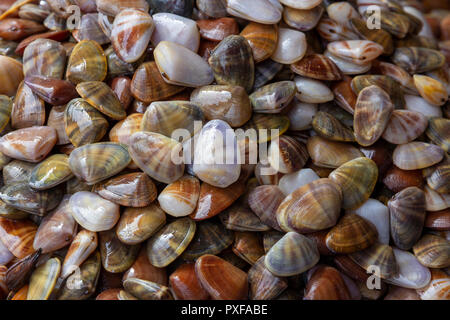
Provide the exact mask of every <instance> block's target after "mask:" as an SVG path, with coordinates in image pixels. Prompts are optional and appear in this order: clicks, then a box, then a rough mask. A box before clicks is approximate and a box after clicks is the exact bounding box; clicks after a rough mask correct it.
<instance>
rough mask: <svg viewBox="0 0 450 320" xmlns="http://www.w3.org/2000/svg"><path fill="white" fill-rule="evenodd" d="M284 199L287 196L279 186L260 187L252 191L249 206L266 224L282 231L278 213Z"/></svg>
mask: <svg viewBox="0 0 450 320" xmlns="http://www.w3.org/2000/svg"><path fill="white" fill-rule="evenodd" d="M284 198H285V195H284V194H283V192H282V191H281V189H280V188H278V186H274V185H265V186H258V187H256V188H255V189H253V190H252V191H250V193H249V195H248V205H249V206H250V208H251V209H252V211H253V212H254V213H255V214H256V215H257V216H258V217H259V218H260V219H261V221H262V222H263V223H264V224H266V225H268V226H270V227H272V228H274V229H276V230H280V226H279V225H278V222H277V218H276V213H277V209H278V207H279V205H280V204H281V202H282V201H283V199H284ZM280 231H281V230H280Z"/></svg>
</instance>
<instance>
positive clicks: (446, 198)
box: [424, 185, 450, 211]
mask: <svg viewBox="0 0 450 320" xmlns="http://www.w3.org/2000/svg"><path fill="white" fill-rule="evenodd" d="M424 192H425V203H426V209H427V211H439V210H444V209H447V208H449V207H450V195H449V194H447V193H443V194H441V193H438V192H436V191H434V190H433V189H431V188H430V187H428V186H427V185H425V186H424Z"/></svg>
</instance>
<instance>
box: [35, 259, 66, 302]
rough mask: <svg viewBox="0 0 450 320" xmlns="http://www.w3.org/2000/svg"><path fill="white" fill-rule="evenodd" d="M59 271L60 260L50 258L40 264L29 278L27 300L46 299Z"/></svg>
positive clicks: (53, 286)
mask: <svg viewBox="0 0 450 320" xmlns="http://www.w3.org/2000/svg"><path fill="white" fill-rule="evenodd" d="M60 271H61V261H60V260H59V259H58V258H51V259H49V260H47V262H45V263H44V264H42V265H40V266H39V267H38V268H37V269H36V270H34V272H33V274H32V275H31V278H30V286H29V288H28V293H27V300H48V299H49V298H50V295H51V293H52V292H53V289H54V288H55V285H56V280H57V279H58V277H59V273H60Z"/></svg>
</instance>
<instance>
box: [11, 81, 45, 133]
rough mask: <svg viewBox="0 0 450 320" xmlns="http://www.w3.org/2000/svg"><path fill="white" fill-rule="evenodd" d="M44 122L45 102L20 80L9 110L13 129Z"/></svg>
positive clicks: (40, 124) (39, 124)
mask: <svg viewBox="0 0 450 320" xmlns="http://www.w3.org/2000/svg"><path fill="white" fill-rule="evenodd" d="M44 124H45V102H44V101H43V100H42V99H41V98H39V96H37V95H36V94H35V93H34V92H33V91H32V90H31V88H30V87H29V86H28V85H26V84H25V83H24V82H22V83H21V84H20V85H19V87H18V88H17V93H16V96H15V98H14V103H13V107H12V110H11V126H12V127H13V128H14V129H22V128H28V127H32V126H42V125H44Z"/></svg>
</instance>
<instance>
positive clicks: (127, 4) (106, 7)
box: [83, 0, 149, 16]
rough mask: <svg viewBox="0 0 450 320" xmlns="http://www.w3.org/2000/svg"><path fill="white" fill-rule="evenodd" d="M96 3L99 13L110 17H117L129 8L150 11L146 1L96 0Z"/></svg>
mask: <svg viewBox="0 0 450 320" xmlns="http://www.w3.org/2000/svg"><path fill="white" fill-rule="evenodd" d="M95 3H96V7H97V10H98V12H101V13H104V14H106V15H110V16H115V15H117V14H118V13H119V12H120V11H122V10H124V9H127V8H133V9H139V10H142V11H145V12H148V9H149V3H148V2H147V1H145V0H114V1H108V0H96V1H95ZM83 11H84V10H83Z"/></svg>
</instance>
